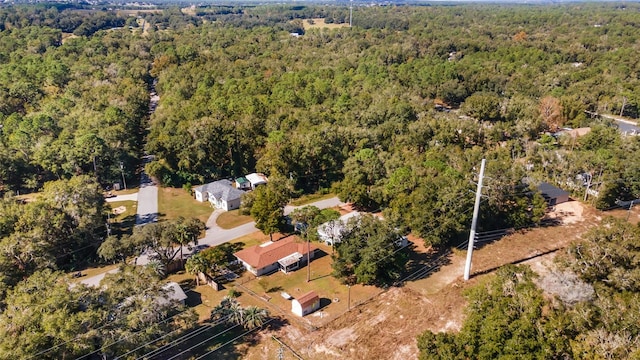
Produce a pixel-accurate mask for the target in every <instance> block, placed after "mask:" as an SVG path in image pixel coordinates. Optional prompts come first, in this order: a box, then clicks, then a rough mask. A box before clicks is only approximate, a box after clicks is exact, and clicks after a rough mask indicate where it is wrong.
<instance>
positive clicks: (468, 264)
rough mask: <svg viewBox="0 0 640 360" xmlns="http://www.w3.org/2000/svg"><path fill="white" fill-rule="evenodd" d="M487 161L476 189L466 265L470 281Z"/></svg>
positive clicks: (466, 276)
mask: <svg viewBox="0 0 640 360" xmlns="http://www.w3.org/2000/svg"><path fill="white" fill-rule="evenodd" d="M485 163H486V159H482V164H481V165H480V175H479V179H478V188H477V189H476V202H475V204H474V205H473V219H472V220H471V231H469V247H468V248H467V262H466V263H465V264H464V280H465V281H467V280H469V275H470V273H471V256H472V255H473V240H474V239H475V237H476V225H477V224H478V213H479V212H480V198H481V197H482V178H483V177H484V165H485Z"/></svg>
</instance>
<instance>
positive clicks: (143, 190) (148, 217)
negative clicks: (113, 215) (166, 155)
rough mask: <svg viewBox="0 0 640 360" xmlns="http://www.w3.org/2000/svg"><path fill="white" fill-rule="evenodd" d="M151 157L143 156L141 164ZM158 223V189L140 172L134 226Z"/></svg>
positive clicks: (148, 160)
mask: <svg viewBox="0 0 640 360" xmlns="http://www.w3.org/2000/svg"><path fill="white" fill-rule="evenodd" d="M152 159H153V157H152V156H145V157H144V158H143V160H142V162H143V164H146V163H148V162H150V161H151V160H152ZM156 221H158V187H157V186H156V185H155V184H154V183H153V181H152V180H151V178H150V177H149V176H148V175H147V174H146V173H145V172H144V171H142V174H141V175H140V190H139V191H138V213H137V214H136V225H144V224H148V223H152V222H156Z"/></svg>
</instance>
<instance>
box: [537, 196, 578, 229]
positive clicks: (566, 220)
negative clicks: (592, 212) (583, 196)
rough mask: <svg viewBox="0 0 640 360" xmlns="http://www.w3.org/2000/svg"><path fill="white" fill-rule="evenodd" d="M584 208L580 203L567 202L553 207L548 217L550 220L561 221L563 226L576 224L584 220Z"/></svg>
mask: <svg viewBox="0 0 640 360" xmlns="http://www.w3.org/2000/svg"><path fill="white" fill-rule="evenodd" d="M582 211H583V206H582V204H581V203H580V202H578V201H567V202H565V203H562V204H558V205H556V206H554V207H553V210H552V211H551V212H549V213H548V214H547V216H546V218H548V219H553V220H557V221H559V222H560V223H561V224H563V225H569V224H575V223H578V222H581V221H583V220H584V218H583V216H582Z"/></svg>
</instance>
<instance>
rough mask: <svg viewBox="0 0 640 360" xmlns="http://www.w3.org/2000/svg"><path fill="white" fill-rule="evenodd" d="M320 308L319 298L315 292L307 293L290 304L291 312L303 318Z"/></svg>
mask: <svg viewBox="0 0 640 360" xmlns="http://www.w3.org/2000/svg"><path fill="white" fill-rule="evenodd" d="M319 308H320V297H319V296H318V294H316V293H315V291H309V292H308V293H306V294H304V295H302V296H300V297H299V298H296V299H293V301H292V302H291V312H292V313H294V314H296V315H298V316H305V315H307V314H311V313H312V312H314V311H316V310H318V309H319Z"/></svg>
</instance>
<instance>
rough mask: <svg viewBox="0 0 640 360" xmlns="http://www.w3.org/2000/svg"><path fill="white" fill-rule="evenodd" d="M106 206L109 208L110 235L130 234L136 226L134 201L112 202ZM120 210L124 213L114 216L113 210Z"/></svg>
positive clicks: (136, 206) (136, 208)
mask: <svg viewBox="0 0 640 360" xmlns="http://www.w3.org/2000/svg"><path fill="white" fill-rule="evenodd" d="M108 204H109V206H110V207H111V210H110V211H111V215H110V216H111V226H112V228H111V231H112V233H113V234H114V235H122V234H131V233H132V232H133V227H134V226H135V224H136V212H137V210H138V203H137V202H136V201H114V202H111V203H108ZM122 208H124V209H125V210H124V212H122V213H119V214H115V212H114V210H115V209H119V210H121V209H122Z"/></svg>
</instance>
